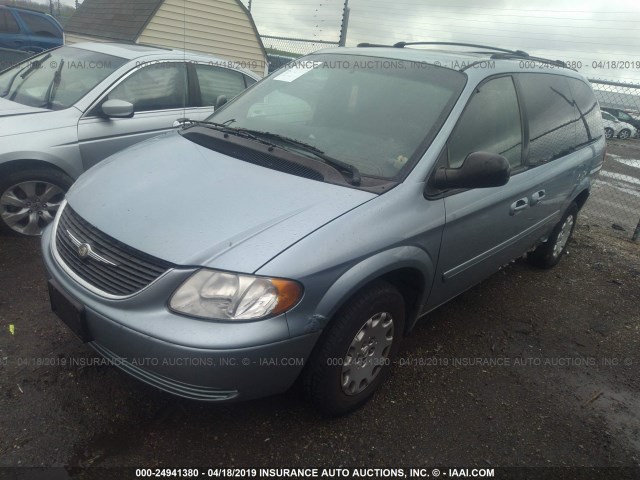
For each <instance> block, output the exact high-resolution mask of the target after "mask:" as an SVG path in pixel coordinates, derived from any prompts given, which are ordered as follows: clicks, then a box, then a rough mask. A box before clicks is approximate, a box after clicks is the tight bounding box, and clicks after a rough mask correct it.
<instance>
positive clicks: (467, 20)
mask: <svg viewBox="0 0 640 480" xmlns="http://www.w3.org/2000/svg"><path fill="white" fill-rule="evenodd" d="M243 2H244V3H245V5H246V4H247V3H248V1H247V0H243ZM343 6H344V0H321V1H313V0H293V1H285V0H252V2H251V11H252V15H253V17H254V20H255V22H256V25H257V26H258V30H259V31H260V32H261V33H262V34H267V35H276V36H287V37H296V38H311V39H315V40H329V41H336V40H337V39H338V38H339V31H340V22H341V15H342V8H343ZM349 7H350V10H351V12H350V19H349V26H348V30H347V46H349V45H355V44H357V43H360V42H371V43H383V44H392V43H395V42H398V41H445V42H446V41H449V42H462V43H479V44H483V45H492V46H497V47H502V48H508V49H519V50H524V51H526V52H528V53H530V54H531V55H537V56H543V57H548V58H553V59H560V60H564V61H569V62H572V64H573V65H575V66H576V67H578V68H577V69H578V70H579V71H581V72H582V73H583V74H585V75H586V76H588V77H594V78H602V79H611V80H630V81H634V82H640V35H639V33H640V2H638V1H635V0H634V1H627V0H624V1H616V2H612V1H600V0H597V1H594V0H586V1H581V2H578V1H566V0H554V1H548V0H542V1H532V2H521V1H518V2H516V1H503V0H482V1H481V0H451V1H446V0H432V1H419V0H349ZM613 62H615V65H614V63H613Z"/></svg>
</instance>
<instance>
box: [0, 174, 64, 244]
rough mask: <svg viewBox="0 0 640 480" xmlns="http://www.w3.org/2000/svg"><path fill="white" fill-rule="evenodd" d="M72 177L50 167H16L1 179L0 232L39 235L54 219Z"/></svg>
mask: <svg viewBox="0 0 640 480" xmlns="http://www.w3.org/2000/svg"><path fill="white" fill-rule="evenodd" d="M72 183H73V180H72V179H71V177H69V176H68V175H65V174H64V173H62V172H60V171H57V170H53V169H49V168H33V169H27V170H19V171H14V172H11V173H9V174H7V175H3V178H2V179H1V180H0V231H1V232H4V233H12V234H16V235H24V236H38V235H40V234H42V231H43V230H44V228H45V227H46V226H47V225H48V224H49V223H50V222H51V221H52V220H53V218H54V217H55V214H56V211H57V210H58V208H59V207H60V204H61V203H62V201H63V200H64V195H65V192H66V191H67V190H68V189H69V187H70V186H71V184H72Z"/></svg>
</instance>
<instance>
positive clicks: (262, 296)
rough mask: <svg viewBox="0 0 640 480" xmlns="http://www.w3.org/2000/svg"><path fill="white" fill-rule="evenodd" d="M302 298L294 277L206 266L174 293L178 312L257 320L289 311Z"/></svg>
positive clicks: (171, 303) (174, 305)
mask: <svg viewBox="0 0 640 480" xmlns="http://www.w3.org/2000/svg"><path fill="white" fill-rule="evenodd" d="M300 298H302V286H301V285H300V284H299V283H297V282H294V281H292V280H284V279H281V278H266V277H254V276H251V275H239V274H236V273H228V272H219V271H216V270H208V269H202V270H198V271H197V272H196V273H194V274H193V275H192V276H191V277H189V279H188V280H187V281H186V282H184V283H183V284H182V285H181V286H180V287H179V288H178V289H177V290H176V291H175V292H174V294H173V295H172V296H171V300H170V301H169V307H170V308H171V309H172V310H174V311H175V312H178V313H184V314H187V315H193V316H196V317H204V318H215V319H219V320H257V319H260V318H265V317H268V316H273V315H277V314H279V313H283V312H286V311H287V310H289V309H291V308H292V307H293V306H295V305H296V303H298V301H299V300H300Z"/></svg>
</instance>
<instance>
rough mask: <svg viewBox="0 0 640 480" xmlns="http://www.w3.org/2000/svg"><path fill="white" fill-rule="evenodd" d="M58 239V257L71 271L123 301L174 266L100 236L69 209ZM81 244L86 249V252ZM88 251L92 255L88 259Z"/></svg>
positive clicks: (59, 229)
mask: <svg viewBox="0 0 640 480" xmlns="http://www.w3.org/2000/svg"><path fill="white" fill-rule="evenodd" d="M55 235H56V249H57V251H58V254H59V256H60V257H61V258H62V260H63V261H64V263H66V265H67V266H68V267H69V269H70V270H71V271H72V272H73V273H75V274H76V275H77V276H79V277H80V278H81V279H83V280H84V281H86V282H87V283H89V284H90V285H93V286H94V287H95V288H97V289H98V290H100V291H102V292H105V293H108V294H110V295H114V296H120V297H124V296H127V295H131V294H133V293H135V292H137V291H139V290H142V289H143V288H144V287H146V286H147V285H149V284H150V283H151V282H153V281H154V280H155V279H157V278H158V277H159V276H160V275H162V274H163V273H164V272H166V271H167V270H168V269H169V268H171V267H172V266H173V265H172V264H170V263H169V262H165V261H164V260H160V259H158V258H155V257H152V256H150V255H147V254H146V253H143V252H140V251H139V250H136V249H134V248H131V247H129V246H127V245H125V244H124V243H122V242H119V241H118V240H116V239H115V238H112V237H110V236H109V235H107V234H105V233H103V232H101V231H100V230H98V229H97V228H95V227H94V226H92V225H91V224H89V223H88V222H86V221H85V220H83V219H82V218H81V217H80V216H79V215H78V214H77V213H76V212H74V211H73V209H72V208H71V207H69V205H67V206H66V207H65V208H64V211H63V212H62V215H61V216H60V220H59V222H58V228H57V231H56V232H55ZM78 242H79V243H81V244H83V245H84V248H85V250H84V252H80V250H81V247H79V246H78ZM87 245H88V246H89V247H90V248H88V249H87ZM89 251H90V252H92V253H91V254H89V255H87V252H89ZM81 253H84V254H85V258H83V257H82V255H81Z"/></svg>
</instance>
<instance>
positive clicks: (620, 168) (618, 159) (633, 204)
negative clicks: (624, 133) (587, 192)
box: [583, 138, 640, 238]
mask: <svg viewBox="0 0 640 480" xmlns="http://www.w3.org/2000/svg"><path fill="white" fill-rule="evenodd" d="M583 216H585V217H587V218H588V219H589V221H592V222H595V223H597V224H599V225H602V226H603V227H606V228H608V229H610V231H612V232H615V233H617V234H619V235H621V236H622V237H625V238H630V237H631V235H632V233H633V231H634V229H635V228H636V226H637V225H638V221H639V220H640V140H639V139H637V138H630V139H626V140H620V139H612V140H609V141H608V142H607V158H606V160H605V164H604V167H603V168H602V171H601V172H600V174H599V176H598V178H597V180H596V182H595V184H594V186H593V191H592V195H591V199H590V201H589V202H588V203H587V205H586V207H585V210H584V212H583ZM613 225H616V226H615V227H613ZM612 228H613V230H612Z"/></svg>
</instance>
